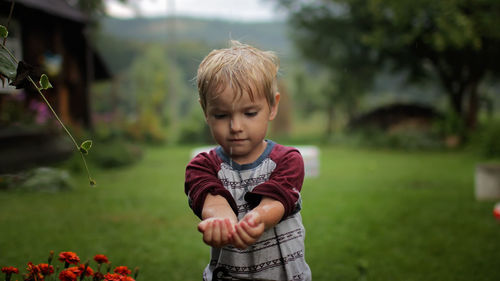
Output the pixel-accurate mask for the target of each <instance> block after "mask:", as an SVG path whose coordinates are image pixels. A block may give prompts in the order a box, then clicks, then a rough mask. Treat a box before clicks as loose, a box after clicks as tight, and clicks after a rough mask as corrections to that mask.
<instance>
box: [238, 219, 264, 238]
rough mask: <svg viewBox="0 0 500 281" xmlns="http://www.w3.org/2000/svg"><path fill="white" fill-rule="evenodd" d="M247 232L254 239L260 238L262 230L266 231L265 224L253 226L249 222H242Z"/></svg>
mask: <svg viewBox="0 0 500 281" xmlns="http://www.w3.org/2000/svg"><path fill="white" fill-rule="evenodd" d="M241 226H242V227H243V229H244V230H245V232H246V233H247V234H248V235H249V236H250V237H252V238H253V239H255V240H256V239H258V238H259V237H260V236H261V235H262V232H264V224H263V223H260V224H256V225H255V226H251V225H250V224H249V223H247V222H244V224H241Z"/></svg>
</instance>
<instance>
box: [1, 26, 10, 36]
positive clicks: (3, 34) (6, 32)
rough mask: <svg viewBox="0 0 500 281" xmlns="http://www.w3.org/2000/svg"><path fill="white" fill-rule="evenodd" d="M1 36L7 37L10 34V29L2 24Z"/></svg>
mask: <svg viewBox="0 0 500 281" xmlns="http://www.w3.org/2000/svg"><path fill="white" fill-rule="evenodd" d="M0 36H1V37H2V38H7V36H9V31H8V30H7V27H5V26H3V25H0Z"/></svg>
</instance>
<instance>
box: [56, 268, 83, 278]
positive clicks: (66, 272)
mask: <svg viewBox="0 0 500 281" xmlns="http://www.w3.org/2000/svg"><path fill="white" fill-rule="evenodd" d="M77 277H78V276H77V275H76V274H75V273H74V272H73V271H72V270H70V269H69V268H68V269H65V270H63V271H61V273H59V280H61V281H76V278H77Z"/></svg>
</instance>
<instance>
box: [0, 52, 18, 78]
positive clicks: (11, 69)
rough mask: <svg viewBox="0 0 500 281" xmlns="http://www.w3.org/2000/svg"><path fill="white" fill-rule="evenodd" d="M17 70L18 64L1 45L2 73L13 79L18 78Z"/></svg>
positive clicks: (0, 62)
mask: <svg viewBox="0 0 500 281" xmlns="http://www.w3.org/2000/svg"><path fill="white" fill-rule="evenodd" d="M16 70H17V65H16V63H15V62H14V61H13V60H12V59H11V57H10V55H9V53H8V52H7V50H5V49H4V47H0V75H2V76H5V77H7V79H9V80H11V81H12V80H14V79H15V78H16Z"/></svg>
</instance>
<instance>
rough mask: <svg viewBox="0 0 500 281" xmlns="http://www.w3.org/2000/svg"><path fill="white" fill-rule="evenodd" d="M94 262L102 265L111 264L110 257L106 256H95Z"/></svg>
mask: <svg viewBox="0 0 500 281" xmlns="http://www.w3.org/2000/svg"><path fill="white" fill-rule="evenodd" d="M94 260H95V261H96V262H97V263H98V264H101V263H109V260H108V257H106V256H105V255H95V256H94Z"/></svg>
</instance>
